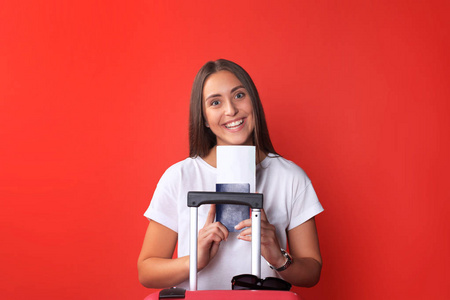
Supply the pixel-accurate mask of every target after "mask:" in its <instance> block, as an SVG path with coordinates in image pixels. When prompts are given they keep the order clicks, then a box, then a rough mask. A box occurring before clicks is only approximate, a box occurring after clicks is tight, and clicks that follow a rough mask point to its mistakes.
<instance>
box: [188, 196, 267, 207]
mask: <svg viewBox="0 0 450 300" xmlns="http://www.w3.org/2000/svg"><path fill="white" fill-rule="evenodd" d="M203 204H237V205H247V206H250V207H251V208H252V209H262V208H263V194H257V193H234V192H188V201H187V205H188V206H189V207H199V206H200V205H203Z"/></svg>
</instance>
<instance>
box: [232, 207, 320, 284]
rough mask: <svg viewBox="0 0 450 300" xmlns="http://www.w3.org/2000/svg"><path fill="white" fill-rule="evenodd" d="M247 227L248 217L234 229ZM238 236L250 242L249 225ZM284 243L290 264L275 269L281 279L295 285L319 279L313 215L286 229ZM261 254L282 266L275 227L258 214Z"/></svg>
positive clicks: (316, 238) (272, 263)
mask: <svg viewBox="0 0 450 300" xmlns="http://www.w3.org/2000/svg"><path fill="white" fill-rule="evenodd" d="M249 226H251V220H250V219H249V220H245V221H242V222H241V223H239V225H238V226H237V229H241V228H244V227H249ZM238 238H239V239H241V240H245V241H251V228H247V229H245V230H243V231H242V232H241V233H240V235H239V236H238ZM288 244H289V250H290V254H291V256H292V258H293V263H292V264H291V265H290V266H289V268H287V269H286V270H284V271H281V272H279V274H280V275H281V277H283V279H284V280H286V281H288V282H290V283H291V284H293V285H296V286H303V287H312V286H314V285H316V284H317V282H318V281H319V279H320V272H321V270H322V258H321V255H320V249H319V240H318V237H317V230H316V223H315V220H314V218H311V219H309V220H308V221H306V222H304V223H303V224H301V225H299V226H297V227H295V228H293V229H291V230H289V231H288ZM261 255H262V256H263V257H264V258H265V259H266V260H267V261H268V262H269V263H270V264H271V265H272V266H275V267H280V266H282V265H284V263H285V261H286V258H285V257H284V256H283V255H282V253H281V251H280V245H279V242H278V239H277V236H276V232H275V226H273V225H272V224H270V223H269V222H268V221H267V217H266V215H265V214H264V213H262V214H261Z"/></svg>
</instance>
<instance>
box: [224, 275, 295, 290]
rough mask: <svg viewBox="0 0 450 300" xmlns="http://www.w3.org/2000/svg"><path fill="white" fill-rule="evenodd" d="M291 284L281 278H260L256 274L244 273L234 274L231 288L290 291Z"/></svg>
mask: <svg viewBox="0 0 450 300" xmlns="http://www.w3.org/2000/svg"><path fill="white" fill-rule="evenodd" d="M291 286H292V285H291V284H290V283H289V282H287V281H285V280H283V279H281V278H276V277H267V278H265V279H259V278H258V277H257V276H255V275H251V274H242V275H237V276H234V277H233V279H231V288H232V289H233V290H277V291H289V290H290V289H291Z"/></svg>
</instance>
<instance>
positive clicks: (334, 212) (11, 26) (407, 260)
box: [0, 0, 450, 299]
mask: <svg viewBox="0 0 450 300" xmlns="http://www.w3.org/2000/svg"><path fill="white" fill-rule="evenodd" d="M449 11H450V5H449V2H448V1H376V2H375V1H373V3H372V1H282V0H281V1H273V2H269V1H241V0H239V1H226V2H223V1H217V2H215V1H91V0H89V1H56V0H54V1H12V0H10V1H3V2H2V4H1V9H0V200H1V210H0V222H1V224H0V225H1V226H0V231H1V246H0V298H2V299H28V298H33V299H53V298H55V299H56V298H63V299H142V298H143V297H144V296H145V295H147V294H148V293H150V292H151V290H147V289H145V288H143V287H141V286H140V284H139V282H138V280H137V271H136V260H137V256H138V253H139V250H140V246H141V243H142V239H143V235H144V232H145V229H146V226H147V224H148V221H147V220H146V219H145V218H144V217H143V216H142V214H143V212H144V211H145V209H146V208H147V206H148V204H149V201H150V199H151V196H152V193H153V190H154V188H155V185H156V183H157V181H158V179H159V177H160V176H161V175H162V173H163V171H164V170H165V169H166V168H167V167H169V166H170V165H171V164H173V163H175V162H177V161H179V160H181V159H183V158H185V157H186V156H187V155H188V139H187V117H188V99H189V94H190V88H191V84H192V81H193V78H194V76H195V73H196V72H197V70H198V69H199V68H200V67H201V65H202V64H203V63H205V62H206V61H207V60H211V59H217V58H221V57H223V58H228V59H231V60H234V61H236V62H237V63H239V64H241V65H242V66H243V67H244V68H246V69H247V71H248V72H249V73H250V74H251V75H252V77H253V78H254V81H255V83H256V85H257V87H258V88H259V91H260V94H261V98H262V100H263V104H264V107H265V111H266V115H267V120H268V123H269V129H270V133H271V136H272V139H273V142H274V144H275V146H276V149H277V150H278V151H279V152H280V153H281V154H283V155H284V156H285V157H287V158H289V159H291V160H293V161H295V162H296V163H297V164H299V165H300V166H302V167H303V168H304V169H305V170H306V172H307V173H308V174H309V176H310V177H311V179H312V181H313V184H314V186H315V188H316V190H317V193H318V195H319V198H320V200H321V202H322V203H323V205H324V207H325V212H324V213H322V214H321V215H319V216H318V217H317V223H318V230H319V234H320V241H321V248H322V255H323V259H324V266H323V273H322V279H321V281H320V283H319V284H318V285H317V286H316V287H314V288H311V289H296V291H297V292H299V293H300V294H302V295H303V296H304V297H305V299H422V298H425V299H428V298H429V299H448V298H450V288H449V286H450V285H449V284H448V282H449V278H450V259H449V256H448V254H449V253H450V242H449V240H450V239H449V236H450V235H449V233H450V230H449V229H450V228H449V227H450V226H449V222H448V219H449V215H450V205H449V204H448V202H449V200H450V193H449V179H450V178H449V176H448V169H449V167H450V160H449V159H448V155H449V154H448V153H449V152H450V145H449V137H450V130H449V129H450V121H449V112H450V107H449V102H450V101H449V96H450V88H449V78H450V65H449V53H450V51H449V50H450V49H449V48H450V47H449V40H450V35H449V33H450V31H449V28H450V26H449V25H450V22H449V17H448V13H449Z"/></svg>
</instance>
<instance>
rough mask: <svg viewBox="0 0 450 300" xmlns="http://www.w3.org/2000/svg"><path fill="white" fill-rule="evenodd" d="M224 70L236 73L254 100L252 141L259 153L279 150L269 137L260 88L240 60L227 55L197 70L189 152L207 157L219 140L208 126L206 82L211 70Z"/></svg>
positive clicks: (190, 154) (193, 93)
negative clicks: (205, 106)
mask: <svg viewBox="0 0 450 300" xmlns="http://www.w3.org/2000/svg"><path fill="white" fill-rule="evenodd" d="M224 70H225V71H229V72H231V73H233V74H234V76H236V77H237V79H239V81H240V82H241V83H242V85H243V86H244V88H245V89H246V90H247V92H248V93H249V96H250V99H251V100H252V107H253V117H254V119H255V128H254V130H253V145H254V146H255V147H256V153H259V151H258V150H261V151H262V152H264V153H265V154H268V153H274V154H277V153H276V152H275V149H274V147H273V145H272V142H271V140H270V136H269V130H268V128H267V123H266V118H265V116H264V110H263V107H262V104H261V99H260V98H259V94H258V90H257V89H256V86H255V84H254V83H253V80H252V79H251V78H250V75H248V73H247V72H246V71H245V70H244V69H243V68H242V67H241V66H239V65H238V64H236V63H234V62H232V61H229V60H226V59H219V60H216V61H209V62H207V63H206V64H205V65H204V66H203V67H202V68H201V69H200V70H199V71H198V73H197V75H196V76H195V79H194V83H193V85H192V91H191V102H190V112H189V156H190V157H197V156H200V157H204V156H206V155H207V154H208V153H209V151H210V150H211V148H212V147H214V146H215V145H216V143H217V140H216V136H215V135H214V133H213V132H212V131H211V129H209V128H208V127H206V125H205V119H204V117H203V86H204V84H205V81H206V79H207V78H208V77H209V76H210V75H211V74H214V73H216V72H219V71H224Z"/></svg>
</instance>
